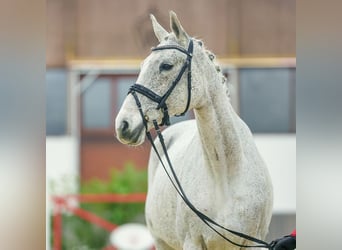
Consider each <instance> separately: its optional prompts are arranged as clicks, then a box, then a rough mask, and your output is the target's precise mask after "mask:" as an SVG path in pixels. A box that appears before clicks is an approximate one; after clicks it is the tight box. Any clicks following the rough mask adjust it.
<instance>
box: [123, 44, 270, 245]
mask: <svg viewBox="0 0 342 250" xmlns="http://www.w3.org/2000/svg"><path fill="white" fill-rule="evenodd" d="M166 49H175V50H178V51H180V52H182V53H184V54H185V55H186V56H187V58H186V61H185V62H184V64H183V67H182V68H181V70H180V72H179V74H178V76H177V77H176V79H175V80H174V81H173V82H172V85H171V87H170V88H169V89H168V90H167V91H166V93H165V94H164V95H163V96H160V95H158V94H156V93H155V92H153V91H152V90H150V89H148V88H146V87H144V86H142V85H141V84H137V83H136V84H133V85H132V86H131V87H130V89H129V91H128V94H132V95H133V97H134V99H135V102H136V104H137V107H138V109H139V113H140V115H141V118H142V120H143V123H144V126H145V131H146V137H147V138H148V140H149V141H150V143H151V146H152V148H153V150H154V151H155V153H156V155H157V157H158V159H159V161H160V163H161V164H162V166H163V168H164V171H165V173H166V174H167V176H168V178H169V180H170V181H171V184H172V185H173V186H174V188H175V189H176V191H177V193H178V194H179V196H180V197H181V198H182V199H183V201H184V202H185V204H186V205H187V206H188V207H189V208H190V209H191V210H192V211H193V212H194V213H195V214H196V215H197V216H198V217H199V219H201V220H202V221H203V222H204V223H205V224H206V225H207V226H208V227H209V228H211V229H212V230H213V231H214V232H216V233H217V234H218V235H219V236H221V237H222V238H223V239H225V240H226V241H228V242H230V243H231V244H233V245H235V246H238V247H242V248H252V247H254V248H267V249H269V250H273V249H274V245H275V243H276V242H275V241H272V242H271V243H267V242H265V241H263V240H260V239H257V238H254V237H252V236H250V235H247V234H244V233H241V232H237V231H234V230H231V229H228V228H225V227H224V226H222V225H220V224H219V223H217V222H215V221H214V220H213V219H211V218H209V217H208V216H207V215H205V214H203V213H202V212H201V211H199V210H198V209H197V208H196V207H195V206H194V205H193V204H192V203H191V202H190V200H189V199H188V197H187V196H186V194H185V192H184V190H183V188H182V185H181V183H180V181H179V179H178V177H177V175H176V172H175V170H174V168H173V166H172V163H171V160H170V157H169V154H168V152H167V148H166V145H165V142H164V137H163V135H162V133H161V131H160V127H159V126H163V125H167V126H168V125H170V116H169V113H168V107H167V105H166V100H167V98H168V97H169V96H170V95H171V93H172V91H173V90H174V88H175V87H176V86H177V83H178V82H179V81H180V80H181V78H182V76H183V74H184V72H185V71H186V70H187V71H188V72H187V73H188V74H187V81H188V83H187V84H188V86H187V89H188V100H187V104H186V107H185V109H184V111H183V112H182V113H181V114H179V115H176V116H183V115H185V113H186V112H187V111H188V109H189V105H190V101H191V61H192V55H193V40H192V39H190V42H189V45H188V49H187V50H185V49H184V48H182V47H180V46H177V45H165V46H158V47H155V48H152V51H157V50H166ZM137 92H138V93H139V94H142V95H144V96H146V97H147V98H149V99H150V100H152V101H154V102H156V103H157V104H158V106H157V110H159V109H160V110H161V111H162V112H163V118H162V122H161V123H160V124H158V122H157V121H156V120H153V121H152V122H153V126H154V129H155V130H156V132H157V136H158V139H159V141H160V144H161V146H162V149H163V152H164V155H165V157H166V161H167V164H168V166H169V169H170V170H167V168H166V165H165V164H164V162H163V160H162V158H161V156H160V154H159V152H158V150H157V148H156V145H155V143H154V141H153V138H152V135H151V133H150V131H148V126H147V122H148V120H147V118H146V116H145V115H144V113H143V111H142V106H141V103H140V100H139V98H138V96H137V94H136V93H137ZM170 172H171V173H170ZM172 177H173V178H172ZM214 226H216V227H217V228H220V229H222V230H224V231H227V232H229V233H231V234H234V235H236V236H238V237H241V238H244V239H246V240H249V241H252V242H255V243H257V244H258V245H254V246H252V245H242V244H239V243H236V242H234V241H232V240H230V239H229V238H227V237H226V236H225V235H223V234H222V233H221V232H219V231H218V229H217V228H215V227H214Z"/></svg>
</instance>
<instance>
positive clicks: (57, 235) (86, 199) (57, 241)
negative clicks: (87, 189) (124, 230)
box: [52, 193, 146, 250]
mask: <svg viewBox="0 0 342 250" xmlns="http://www.w3.org/2000/svg"><path fill="white" fill-rule="evenodd" d="M145 200H146V194H144V193H137V194H77V195H65V196H63V197H62V196H52V201H53V205H54V215H53V250H61V249H62V209H65V210H67V211H69V212H71V213H72V214H74V215H76V216H78V217H80V218H82V219H84V220H86V221H89V222H91V223H94V224H96V225H98V226H99V227H102V228H104V229H105V230H107V231H109V232H111V231H113V230H114V229H115V228H116V227H117V225H115V224H113V223H111V222H109V221H106V220H104V219H102V218H101V217H99V216H97V215H96V214H94V213H91V212H89V211H86V210H84V209H82V208H79V207H78V206H77V203H78V202H81V203H106V202H107V203H112V202H113V203H141V202H145ZM72 202H74V204H73V203H72ZM106 249H115V248H113V247H110V246H109V247H107V248H106Z"/></svg>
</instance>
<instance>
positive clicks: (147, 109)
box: [115, 12, 208, 145]
mask: <svg viewBox="0 0 342 250" xmlns="http://www.w3.org/2000/svg"><path fill="white" fill-rule="evenodd" d="M151 20H152V26H153V30H154V33H155V35H156V37H157V39H158V40H159V45H158V46H157V47H155V48H153V49H152V52H151V54H150V55H149V56H148V57H147V58H146V59H145V60H144V61H143V63H142V64H141V70H140V73H139V76H138V79H137V83H136V84H134V85H133V86H132V87H131V88H130V91H129V94H128V95H127V97H126V99H125V100H124V102H123V104H122V107H121V109H120V111H119V113H118V115H117V117H116V121H115V127H116V135H117V138H118V139H119V140H120V142H122V143H124V144H129V145H140V144H141V143H143V142H144V140H145V132H146V130H150V129H151V128H152V127H153V121H155V122H157V123H158V124H161V125H165V124H166V125H169V117H170V116H176V115H183V114H185V112H186V111H187V110H189V109H192V108H194V107H195V106H198V105H199V104H200V103H201V102H202V98H201V96H203V94H204V93H202V92H203V90H202V89H203V88H201V87H200V84H201V83H202V82H203V81H202V80H201V78H200V77H199V75H202V74H203V72H201V71H203V70H202V69H200V68H198V67H197V65H198V63H197V62H198V61H200V60H202V59H201V58H197V59H196V58H195V57H196V56H197V54H201V55H199V56H198V57H202V56H204V55H203V51H204V50H203V49H199V48H201V47H202V43H201V42H200V41H197V40H195V39H192V38H191V37H190V36H189V35H188V34H187V33H186V31H185V30H184V28H183V27H182V25H181V24H180V22H179V20H178V18H177V16H176V14H175V13H174V12H170V28H171V32H170V33H169V32H167V31H166V30H165V29H164V28H163V27H162V26H161V25H160V24H159V23H158V22H157V20H156V18H155V17H154V16H153V15H151ZM201 52H202V53H201ZM206 58H208V57H207V56H206ZM139 106H140V107H139ZM139 108H140V110H139Z"/></svg>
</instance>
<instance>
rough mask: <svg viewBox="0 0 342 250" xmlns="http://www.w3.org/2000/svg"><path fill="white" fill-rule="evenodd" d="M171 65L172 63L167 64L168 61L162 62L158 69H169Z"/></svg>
mask: <svg viewBox="0 0 342 250" xmlns="http://www.w3.org/2000/svg"><path fill="white" fill-rule="evenodd" d="M172 67H173V65H172V64H168V63H162V64H160V66H159V70H160V71H163V70H170V69H172Z"/></svg>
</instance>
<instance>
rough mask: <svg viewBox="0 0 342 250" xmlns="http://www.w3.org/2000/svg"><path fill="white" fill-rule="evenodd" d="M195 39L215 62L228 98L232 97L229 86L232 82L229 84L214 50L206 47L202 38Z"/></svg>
mask: <svg viewBox="0 0 342 250" xmlns="http://www.w3.org/2000/svg"><path fill="white" fill-rule="evenodd" d="M193 39H194V40H195V41H196V42H197V43H198V44H199V45H200V46H201V47H202V48H203V50H204V52H205V53H206V55H207V56H208V58H209V59H210V61H211V62H212V63H213V64H214V67H215V69H216V71H217V73H218V74H219V75H220V78H221V83H222V85H223V88H224V90H225V92H226V95H227V97H228V99H230V87H229V85H230V84H229V81H228V79H227V77H226V76H225V75H224V74H223V73H222V69H221V66H220V65H219V63H218V62H217V61H216V56H215V54H214V53H213V52H211V51H210V50H208V49H207V48H205V46H204V44H203V41H202V40H199V39H196V38H193Z"/></svg>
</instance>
